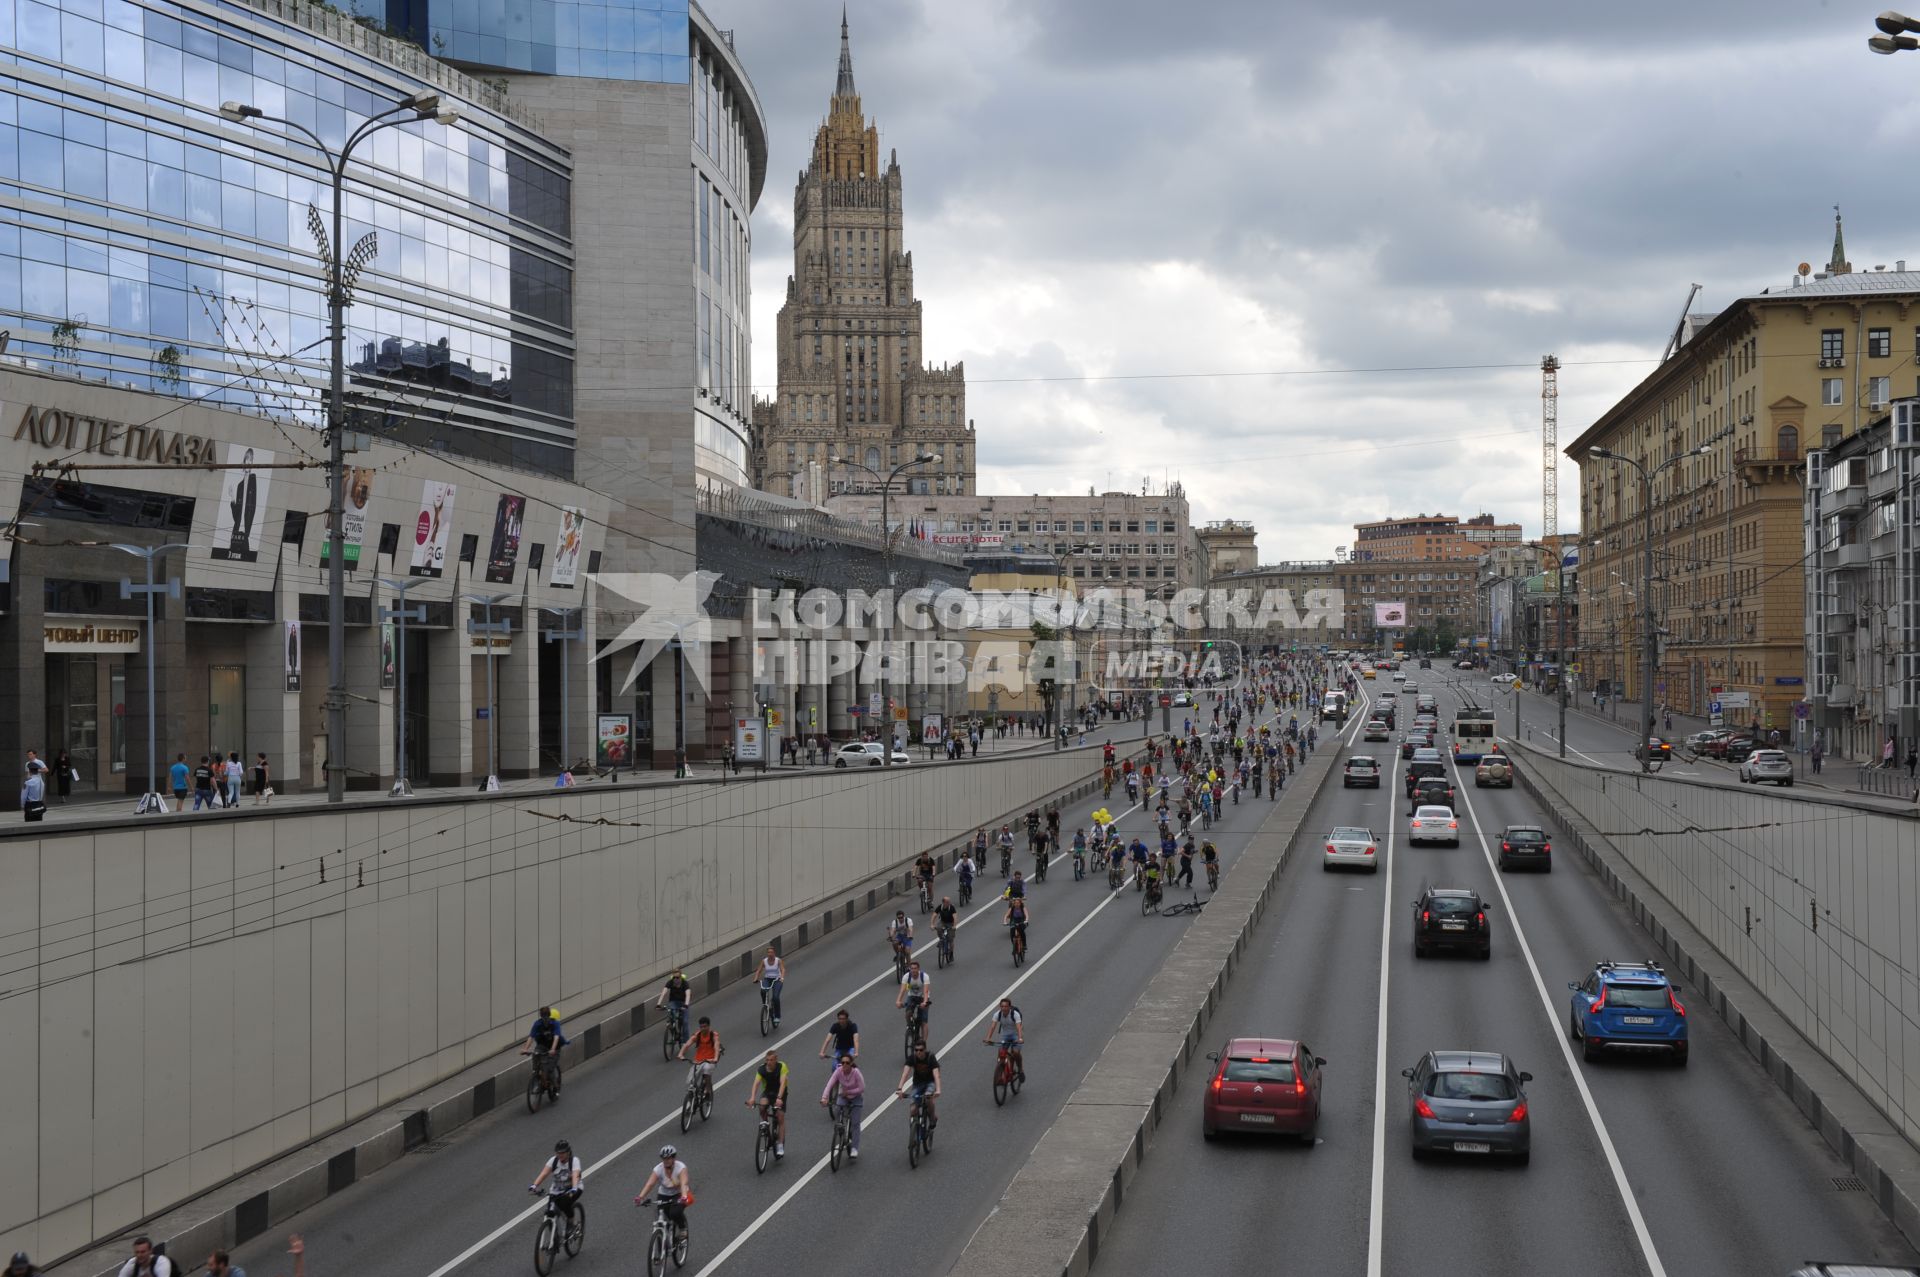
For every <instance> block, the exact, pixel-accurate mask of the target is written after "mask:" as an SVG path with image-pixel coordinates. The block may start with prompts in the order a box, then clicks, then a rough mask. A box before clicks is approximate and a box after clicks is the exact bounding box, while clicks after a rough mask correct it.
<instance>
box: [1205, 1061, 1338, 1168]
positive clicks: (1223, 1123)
mask: <svg viewBox="0 0 1920 1277" xmlns="http://www.w3.org/2000/svg"><path fill="white" fill-rule="evenodd" d="M1207 1058H1208V1059H1209V1060H1212V1061H1213V1062H1214V1063H1215V1065H1216V1066H1217V1067H1216V1068H1215V1069H1214V1071H1213V1080H1212V1081H1210V1082H1209V1083H1208V1084H1207V1089H1206V1093H1205V1098H1204V1099H1203V1100H1202V1101H1201V1106H1200V1134H1201V1135H1202V1136H1204V1137H1206V1138H1207V1139H1213V1138H1214V1137H1215V1136H1217V1135H1219V1134H1220V1133H1221V1132H1222V1131H1248V1132H1257V1133H1259V1134H1262V1135H1268V1134H1271V1135H1293V1136H1297V1137H1299V1138H1300V1139H1301V1140H1302V1141H1303V1142H1305V1143H1307V1144H1311V1143H1313V1133H1314V1127H1315V1126H1316V1125H1318V1123H1319V1121H1320V1075H1321V1070H1322V1069H1324V1068H1325V1067H1326V1064H1327V1062H1326V1061H1325V1060H1323V1059H1321V1058H1320V1057H1319V1056H1317V1055H1315V1054H1314V1053H1313V1051H1312V1050H1311V1049H1310V1048H1309V1047H1308V1046H1307V1044H1306V1043H1304V1042H1298V1041H1294V1040H1292V1039H1289V1038H1230V1039H1228V1041H1227V1044H1226V1045H1225V1046H1223V1047H1221V1048H1220V1049H1219V1050H1218V1051H1216V1052H1214V1053H1213V1054H1210V1055H1208V1056H1207Z"/></svg>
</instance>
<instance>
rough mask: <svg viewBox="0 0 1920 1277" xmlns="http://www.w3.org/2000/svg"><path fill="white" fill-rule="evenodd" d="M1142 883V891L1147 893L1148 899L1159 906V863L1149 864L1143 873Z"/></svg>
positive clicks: (1152, 861) (1151, 862)
mask: <svg viewBox="0 0 1920 1277" xmlns="http://www.w3.org/2000/svg"><path fill="white" fill-rule="evenodd" d="M1140 882H1141V890H1143V891H1145V892H1146V893H1147V898H1148V899H1149V900H1152V901H1153V902H1155V903H1156V904H1157V903H1158V902H1159V900H1160V863H1159V862H1158V861H1156V860H1149V861H1148V862H1147V867H1146V869H1144V870H1143V871H1141V874H1140Z"/></svg>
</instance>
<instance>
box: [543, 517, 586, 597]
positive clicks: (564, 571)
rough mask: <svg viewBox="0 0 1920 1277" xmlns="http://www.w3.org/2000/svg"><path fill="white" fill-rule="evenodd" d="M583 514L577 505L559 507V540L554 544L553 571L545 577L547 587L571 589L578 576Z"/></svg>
mask: <svg viewBox="0 0 1920 1277" xmlns="http://www.w3.org/2000/svg"><path fill="white" fill-rule="evenodd" d="M584 513H585V511H584V510H582V509H581V508H580V507H579V506H577V505H563V506H561V507H560V539H559V541H557V542H555V543H554V547H553V570H552V572H550V573H549V574H548V576H547V584H548V585H562V586H568V587H571V586H572V585H573V582H574V578H575V577H576V576H578V575H579V573H580V543H581V540H582V535H581V534H582V533H583V531H584V530H585V529H584V526H583V520H582V518H581V516H582V515H583V514H584Z"/></svg>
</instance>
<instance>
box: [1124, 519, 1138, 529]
mask: <svg viewBox="0 0 1920 1277" xmlns="http://www.w3.org/2000/svg"><path fill="white" fill-rule="evenodd" d="M1139 530H1140V520H1138V519H1128V520H1127V531H1129V532H1138V531H1139Z"/></svg>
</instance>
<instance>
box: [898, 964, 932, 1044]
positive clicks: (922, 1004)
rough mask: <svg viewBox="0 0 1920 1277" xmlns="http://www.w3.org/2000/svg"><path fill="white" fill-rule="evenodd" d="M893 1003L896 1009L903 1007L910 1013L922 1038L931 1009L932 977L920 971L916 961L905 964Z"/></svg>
mask: <svg viewBox="0 0 1920 1277" xmlns="http://www.w3.org/2000/svg"><path fill="white" fill-rule="evenodd" d="M893 1005H894V1008H895V1009H896V1010H898V1009H900V1008H903V1007H904V1008H906V1009H907V1010H908V1011H910V1012H911V1013H912V1018H913V1021H914V1023H916V1024H917V1025H919V1026H920V1036H921V1037H922V1038H923V1039H924V1038H925V1037H926V1036H927V1018H928V1016H929V1015H930V1014H931V1013H932V1011H933V977H932V976H930V975H928V974H927V973H926V972H924V971H922V970H921V969H920V964H919V963H918V962H909V963H908V964H907V973H906V974H905V975H903V976H901V977H900V991H899V992H898V993H895V994H894V995H893Z"/></svg>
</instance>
